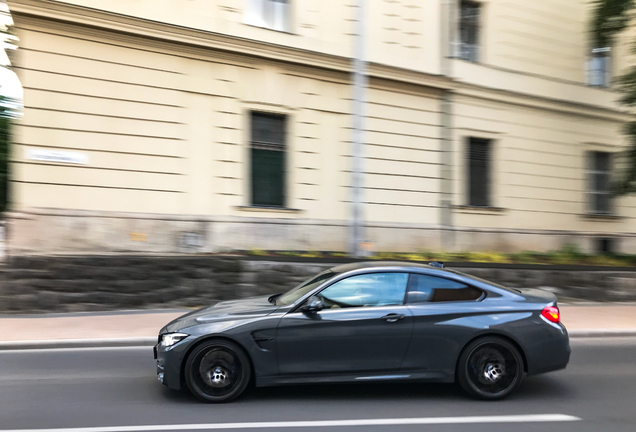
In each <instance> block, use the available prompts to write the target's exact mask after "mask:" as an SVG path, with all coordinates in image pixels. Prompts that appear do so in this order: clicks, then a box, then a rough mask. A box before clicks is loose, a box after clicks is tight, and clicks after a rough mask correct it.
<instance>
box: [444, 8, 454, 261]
mask: <svg viewBox="0 0 636 432" xmlns="http://www.w3.org/2000/svg"><path fill="white" fill-rule="evenodd" d="M442 1H443V3H442V37H441V41H442V50H441V53H442V64H441V66H442V74H443V75H445V76H448V77H451V78H452V76H453V67H452V66H453V63H452V62H453V57H455V55H456V49H457V24H456V23H457V1H456V0H442ZM440 111H441V126H442V130H441V140H440V142H441V146H442V148H441V150H442V152H441V173H440V176H441V200H440V201H441V202H440V222H441V230H442V232H441V243H442V247H443V248H444V249H446V250H452V249H453V248H454V246H455V230H454V227H453V208H452V205H453V92H452V90H446V91H444V92H443V93H442V96H441V100H440Z"/></svg>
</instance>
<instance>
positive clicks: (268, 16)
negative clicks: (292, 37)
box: [243, 0, 293, 33]
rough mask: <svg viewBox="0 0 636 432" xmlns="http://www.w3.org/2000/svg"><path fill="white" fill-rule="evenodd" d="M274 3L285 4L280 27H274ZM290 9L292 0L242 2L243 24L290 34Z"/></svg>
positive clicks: (247, 0) (245, 0)
mask: <svg viewBox="0 0 636 432" xmlns="http://www.w3.org/2000/svg"><path fill="white" fill-rule="evenodd" d="M275 3H282V4H285V7H284V12H283V14H284V15H283V19H282V21H283V25H282V26H281V27H277V26H276V16H277V15H276V13H275V9H274V8H275V6H274V4H275ZM257 4H258V5H257ZM257 8H258V9H259V11H258V12H257V11H256V9H257ZM292 8H293V5H292V0H244V9H243V24H247V25H251V26H254V27H259V28H263V29H267V30H272V31H277V32H282V33H291V29H292V10H293V9H292Z"/></svg>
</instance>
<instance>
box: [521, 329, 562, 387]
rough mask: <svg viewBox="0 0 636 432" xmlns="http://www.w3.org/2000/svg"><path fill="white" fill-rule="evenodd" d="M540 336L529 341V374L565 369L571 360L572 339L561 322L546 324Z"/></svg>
mask: <svg viewBox="0 0 636 432" xmlns="http://www.w3.org/2000/svg"><path fill="white" fill-rule="evenodd" d="M538 336H539V337H536V338H533V341H530V342H529V343H527V345H526V346H527V348H528V349H527V360H528V375H537V374H541V373H545V372H551V371H555V370H559V369H565V367H566V366H567V365H568V362H569V361H570V354H571V353H572V349H571V348H570V339H569V337H568V332H567V330H566V328H565V326H564V325H563V324H561V323H558V324H553V323H550V324H546V325H545V327H544V328H543V329H542V332H541V334H540V335H538Z"/></svg>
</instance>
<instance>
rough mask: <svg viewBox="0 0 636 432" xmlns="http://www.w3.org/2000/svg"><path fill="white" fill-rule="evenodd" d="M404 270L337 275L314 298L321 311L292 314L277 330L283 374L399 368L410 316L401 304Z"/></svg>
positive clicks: (352, 371) (278, 352) (405, 344)
mask: <svg viewBox="0 0 636 432" xmlns="http://www.w3.org/2000/svg"><path fill="white" fill-rule="evenodd" d="M407 282H408V273H389V272H385V273H365V274H359V275H354V276H350V277H348V278H345V279H341V280H339V281H337V282H335V283H333V284H332V285H330V286H328V287H327V288H326V289H324V290H322V291H321V292H320V293H319V294H318V295H317V296H316V297H317V298H318V299H320V300H321V301H322V304H323V307H324V308H323V309H322V310H319V311H315V312H300V311H296V312H291V313H288V314H287V315H285V316H284V317H283V318H282V319H281V321H280V323H279V325H278V329H277V337H276V351H277V359H278V366H279V372H280V373H281V374H313V373H355V372H361V371H389V370H398V369H399V368H400V366H401V364H402V360H403V358H404V355H405V353H406V351H407V348H408V344H409V341H410V339H411V332H412V327H413V319H412V317H411V314H410V312H409V310H408V308H407V307H406V306H405V305H404V297H405V293H406V286H407Z"/></svg>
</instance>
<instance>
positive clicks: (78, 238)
mask: <svg viewBox="0 0 636 432" xmlns="http://www.w3.org/2000/svg"><path fill="white" fill-rule="evenodd" d="M8 4H9V7H10V10H11V13H12V16H13V20H14V22H15V27H16V30H17V33H18V36H19V38H20V43H19V44H20V49H19V50H18V53H17V54H16V57H15V63H16V64H15V70H16V72H17V74H18V76H19V77H20V79H21V82H22V85H23V87H24V106H25V108H24V116H23V118H22V119H21V120H20V121H19V122H18V124H17V126H16V133H15V139H14V141H15V146H14V152H13V155H12V172H13V178H12V182H11V191H12V210H13V211H12V212H11V213H10V214H9V215H8V217H9V225H10V229H9V234H8V249H9V251H10V252H9V253H13V254H30V253H79V252H90V253H103V252H150V253H153V252H156V253H166V252H214V251H223V250H235V249H274V250H285V249H290V250H330V251H339V250H346V248H347V237H348V227H349V224H350V219H351V194H352V191H351V171H352V163H351V161H352V144H351V136H352V131H351V128H352V122H351V114H352V106H353V105H352V77H351V72H352V53H353V46H354V45H353V44H354V38H355V34H354V23H355V12H356V1H355V0H345V1H341V0H324V1H321V2H315V1H309V0H162V1H156V0H138V1H136V2H130V1H124V0H117V1H113V0H90V1H89V0H68V1H50V0H9V1H8ZM589 13H590V11H589V5H588V4H587V1H583V0H575V1H572V0H536V1H534V2H532V3H528V2H526V1H524V0H508V1H503V0H483V1H459V0H458V1H455V0H390V1H389V0H369V1H368V2H367V6H366V17H365V27H366V43H365V46H366V55H365V58H366V60H367V61H368V63H367V72H368V88H367V91H366V120H365V126H364V129H365V131H364V156H365V159H364V167H363V179H364V180H363V182H364V187H363V202H364V225H365V239H367V241H368V242H370V243H372V244H373V245H374V248H375V249H376V250H379V251H417V250H504V251H514V250H551V249H558V248H560V247H561V246H563V245H564V244H568V243H573V244H577V245H578V246H579V247H580V248H581V249H582V250H584V251H593V250H598V249H605V250H613V251H617V252H634V251H635V250H636V237H635V235H634V233H633V231H634V227H636V209H635V207H636V199H634V198H633V197H624V198H613V197H611V195H610V193H609V180H610V179H611V176H612V175H614V174H615V173H616V171H617V167H618V165H619V164H620V160H621V158H620V154H621V152H623V151H624V148H625V146H626V140H625V139H624V138H623V137H622V136H621V127H622V125H623V124H624V123H625V122H626V121H627V120H628V119H629V118H630V117H629V115H628V113H627V112H626V111H625V110H624V109H622V108H621V107H620V106H619V105H618V104H617V103H616V101H615V100H616V98H617V96H616V94H615V93H613V92H612V89H611V77H612V76H615V75H617V74H618V73H620V71H621V70H623V69H624V68H625V67H626V66H627V64H629V62H630V56H629V55H628V50H627V43H626V41H627V38H626V37H625V38H624V39H625V41H623V39H621V40H620V41H619V43H618V44H617V46H614V47H591V46H590V43H589V36H588V34H587V28H588V21H589Z"/></svg>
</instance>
